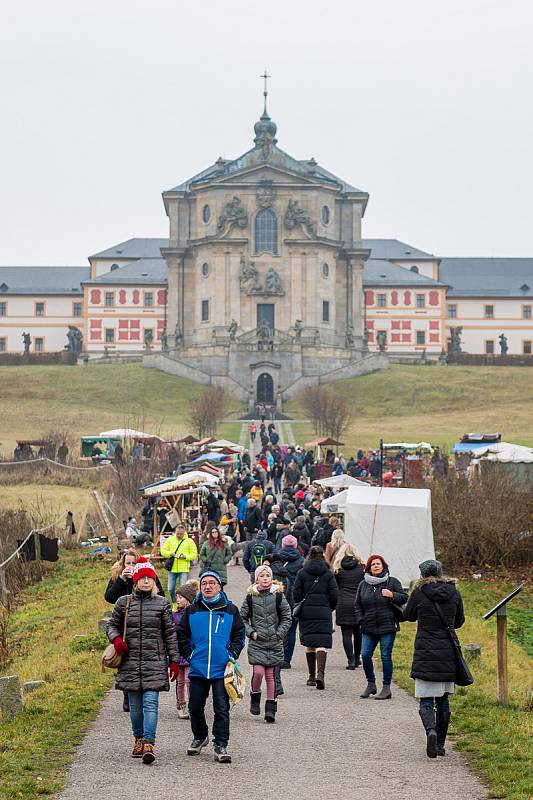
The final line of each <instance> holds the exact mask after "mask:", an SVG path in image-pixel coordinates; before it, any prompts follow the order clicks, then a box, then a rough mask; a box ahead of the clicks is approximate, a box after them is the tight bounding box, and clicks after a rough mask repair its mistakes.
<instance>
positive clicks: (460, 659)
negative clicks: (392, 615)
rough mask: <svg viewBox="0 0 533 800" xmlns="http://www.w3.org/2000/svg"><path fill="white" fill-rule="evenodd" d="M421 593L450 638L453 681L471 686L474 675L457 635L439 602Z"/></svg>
mask: <svg viewBox="0 0 533 800" xmlns="http://www.w3.org/2000/svg"><path fill="white" fill-rule="evenodd" d="M422 594H423V595H424V597H427V599H428V600H429V601H430V602H431V603H433V605H434V606H435V609H436V611H437V614H438V615H439V617H440V621H441V622H442V624H443V626H444V630H445V631H447V633H448V636H449V637H450V639H451V642H452V646H453V652H454V655H455V683H456V684H457V686H472V684H473V683H474V676H473V675H472V673H471V672H470V668H469V666H468V664H467V663H466V661H465V658H464V656H463V652H462V650H461V643H460V641H459V637H458V636H457V634H456V632H455V628H452V627H451V626H450V625H448V623H447V622H446V619H445V617H444V614H443V613H442V608H441V607H440V606H439V604H438V603H435V601H434V600H431V598H430V597H428V596H427V594H426V593H425V592H424V591H422Z"/></svg>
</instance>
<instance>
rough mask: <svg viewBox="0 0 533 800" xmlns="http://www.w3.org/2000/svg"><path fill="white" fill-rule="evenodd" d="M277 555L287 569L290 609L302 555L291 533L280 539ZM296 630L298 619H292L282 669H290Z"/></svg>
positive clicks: (301, 563)
mask: <svg viewBox="0 0 533 800" xmlns="http://www.w3.org/2000/svg"><path fill="white" fill-rule="evenodd" d="M278 556H279V558H280V559H281V560H282V562H283V564H284V565H285V567H286V569H287V592H286V595H287V600H288V601H289V605H290V607H291V609H292V608H293V606H294V597H293V593H294V581H295V580H296V576H297V574H298V572H299V571H300V570H301V568H302V566H303V563H304V557H303V555H302V554H301V553H300V551H299V550H298V540H297V539H296V537H295V536H293V535H292V534H290V533H289V534H287V535H286V536H284V537H283V539H282V540H281V550H279V551H278ZM297 630H298V620H297V619H293V621H292V624H291V627H290V630H289V635H288V637H287V642H286V644H285V651H284V657H283V663H282V665H281V668H282V669H291V661H292V657H293V655H294V648H295V646H296V632H297Z"/></svg>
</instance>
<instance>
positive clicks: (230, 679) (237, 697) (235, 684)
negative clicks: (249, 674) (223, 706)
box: [224, 658, 246, 705]
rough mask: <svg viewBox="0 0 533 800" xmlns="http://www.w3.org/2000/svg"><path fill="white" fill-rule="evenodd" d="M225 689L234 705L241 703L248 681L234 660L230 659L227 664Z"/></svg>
mask: <svg viewBox="0 0 533 800" xmlns="http://www.w3.org/2000/svg"><path fill="white" fill-rule="evenodd" d="M224 688H225V689H226V693H227V695H228V697H229V699H230V700H231V702H232V703H233V704H234V705H235V704H237V703H240V702H241V700H242V698H243V697H244V690H245V688H246V680H245V678H244V675H243V674H242V672H241V668H240V667H239V665H238V664H237V662H236V661H235V659H234V658H230V660H229V661H228V663H227V664H226V669H225V670H224Z"/></svg>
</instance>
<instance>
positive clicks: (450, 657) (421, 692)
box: [403, 560, 465, 758]
mask: <svg viewBox="0 0 533 800" xmlns="http://www.w3.org/2000/svg"><path fill="white" fill-rule="evenodd" d="M420 574H421V576H422V577H421V579H420V580H419V581H418V583H417V584H416V585H415V588H414V590H413V593H412V595H411V597H410V598H409V602H408V603H407V606H406V608H405V611H404V614H403V615H404V619H406V620H408V621H409V622H418V627H417V631H416V639H415V649H414V654H413V666H412V668H411V677H412V678H414V679H415V697H418V698H419V699H420V711H419V714H420V717H421V719H422V724H423V725H424V728H425V731H426V737H427V738H426V753H427V755H428V756H429V758H435V757H436V756H438V755H439V756H443V755H445V750H444V742H445V741H446V734H447V733H448V725H449V722H450V704H449V701H448V695H449V694H453V693H454V692H455V677H456V674H455V673H456V663H455V651H454V647H453V645H452V642H451V639H450V635H449V634H448V632H447V631H446V630H445V628H444V625H443V622H442V620H441V617H440V615H439V612H438V610H437V608H436V605H438V607H439V608H440V611H441V613H442V615H443V617H444V619H445V621H446V624H447V625H449V626H450V627H451V628H460V627H461V626H462V625H463V624H464V621H465V614H464V609H463V600H462V598H461V595H460V594H459V592H458V591H457V588H456V586H455V580H454V579H453V578H444V577H443V575H442V564H441V563H440V561H434V560H428V561H423V562H422V564H420Z"/></svg>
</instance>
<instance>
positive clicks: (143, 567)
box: [133, 556, 157, 584]
mask: <svg viewBox="0 0 533 800" xmlns="http://www.w3.org/2000/svg"><path fill="white" fill-rule="evenodd" d="M141 578H153V580H154V581H156V580H157V572H156V571H155V569H154V568H153V565H152V564H151V563H150V562H149V561H148V559H147V558H145V557H144V556H139V558H138V559H137V561H136V562H135V567H134V569H133V583H134V584H137V581H138V580H140V579H141Z"/></svg>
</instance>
